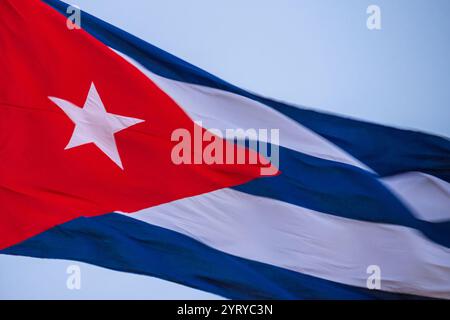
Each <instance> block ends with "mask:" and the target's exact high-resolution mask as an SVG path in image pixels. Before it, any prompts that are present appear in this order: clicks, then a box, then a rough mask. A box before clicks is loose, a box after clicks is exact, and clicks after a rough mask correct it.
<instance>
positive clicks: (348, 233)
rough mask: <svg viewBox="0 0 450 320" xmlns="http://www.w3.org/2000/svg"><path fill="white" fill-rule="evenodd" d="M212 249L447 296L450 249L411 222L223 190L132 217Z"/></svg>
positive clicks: (344, 279) (339, 278) (345, 279)
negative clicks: (366, 218) (379, 220)
mask: <svg viewBox="0 0 450 320" xmlns="http://www.w3.org/2000/svg"><path fill="white" fill-rule="evenodd" d="M129 216H130V217H133V218H136V219H139V220H141V221H144V222H147V223H150V224H153V225H157V226H160V227H163V228H167V229H170V230H173V231H177V232H180V233H182V234H185V235H187V236H189V237H192V238H194V239H196V240H198V241H201V242H202V243H204V244H207V245H209V246H211V247H213V248H215V249H218V250H221V251H223V252H226V253H229V254H233V255H236V256H239V257H243V258H247V259H251V260H255V261H260V262H264V263H268V264H272V265H275V266H279V267H282V268H286V269H290V270H294V271H297V272H301V273H304V274H308V275H312V276H316V277H320V278H323V279H328V280H332V281H335V282H340V283H345V284H349V285H354V286H359V287H365V286H366V281H367V277H368V275H367V274H366V270H367V267H368V266H369V265H378V266H379V267H380V268H381V289H382V290H385V291H391V292H400V293H407V294H416V295H422V296H431V297H438V298H450V250H449V249H448V248H444V247H442V246H440V245H438V244H435V243H433V242H431V241H429V240H427V239H425V238H424V237H422V236H421V234H420V233H419V232H418V231H416V230H414V229H410V228H406V227H403V226H396V225H387V224H376V223H370V222H363V221H357V220H352V219H347V218H342V217H336V216H332V215H328V214H324V213H320V212H315V211H312V210H308V209H305V208H301V207H297V206H295V205H291V204H289V203H285V202H281V201H277V200H272V199H268V198H262V197H257V196H253V195H249V194H246V193H242V192H239V191H235V190H232V189H222V190H218V191H215V192H211V193H207V194H203V195H199V196H196V197H191V198H186V199H182V200H178V201H174V202H171V203H167V204H164V205H160V206H157V207H152V208H149V209H145V210H142V211H139V212H137V213H134V214H131V215H129Z"/></svg>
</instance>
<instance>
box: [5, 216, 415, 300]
mask: <svg viewBox="0 0 450 320" xmlns="http://www.w3.org/2000/svg"><path fill="white" fill-rule="evenodd" d="M0 253H3V254H13V255H26V256H33V257H40V258H57V259H69V260H77V261H83V262H87V263H91V264H95V265H98V266H102V267H106V268H109V269H114V270H119V271H125V272H133V273H137V274H143V275H150V276H155V277H159V278H162V279H166V280H169V281H173V282H177V283H180V284H184V285H187V286H190V287H193V288H197V289H200V290H203V291H208V292H211V293H215V294H218V295H221V296H223V297H226V298H231V299H399V298H402V299H404V298H415V297H413V296H408V295H399V294H393V293H388V292H382V291H375V290H368V289H364V288H357V287H353V286H348V285H343V284H339V283H336V282H332V281H328V280H324V279H320V278H316V277H311V276H308V275H304V274H301V273H297V272H293V271H289V270H286V269H282V268H278V267H275V266H272V265H268V264H264V263H259V262H255V261H251V260H247V259H242V258H239V257H236V256H233V255H229V254H226V253H223V252H221V251H218V250H215V249H212V248H211V247H208V246H206V245H204V244H202V243H200V242H198V241H196V240H193V239H191V238H189V237H187V236H184V235H182V234H180V233H177V232H173V231H170V230H168V229H164V228H160V227H156V226H153V225H149V224H147V223H144V222H141V221H139V220H135V219H132V218H129V217H126V216H123V215H119V214H114V213H113V214H108V215H104V216H99V217H94V218H78V219H76V220H73V221H70V222H68V223H65V224H63V225H61V226H58V227H55V228H53V229H50V230H48V231H46V232H44V233H42V234H39V235H37V236H35V237H33V238H31V239H28V240H26V241H25V242H22V243H20V244H18V245H16V246H13V247H10V248H8V249H5V250H3V251H0Z"/></svg>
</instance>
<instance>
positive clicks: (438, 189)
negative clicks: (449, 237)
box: [381, 172, 450, 222]
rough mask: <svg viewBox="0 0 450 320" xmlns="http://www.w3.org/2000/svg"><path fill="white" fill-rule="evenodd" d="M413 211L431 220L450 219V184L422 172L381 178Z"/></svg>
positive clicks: (422, 218)
mask: <svg viewBox="0 0 450 320" xmlns="http://www.w3.org/2000/svg"><path fill="white" fill-rule="evenodd" d="M381 180H382V181H383V182H384V184H385V185H386V186H387V187H388V188H389V189H390V190H391V191H392V192H393V193H394V194H395V195H396V196H397V197H399V198H400V199H401V200H402V201H403V202H404V203H405V205H406V206H407V207H408V208H409V209H410V210H411V212H412V213H413V214H414V215H415V216H416V217H417V218H419V219H421V220H425V221H430V222H442V221H450V184H449V183H448V182H446V181H444V180H441V179H439V178H437V177H434V176H431V175H428V174H425V173H422V172H407V173H403V174H399V175H396V176H392V177H387V178H383V179H381Z"/></svg>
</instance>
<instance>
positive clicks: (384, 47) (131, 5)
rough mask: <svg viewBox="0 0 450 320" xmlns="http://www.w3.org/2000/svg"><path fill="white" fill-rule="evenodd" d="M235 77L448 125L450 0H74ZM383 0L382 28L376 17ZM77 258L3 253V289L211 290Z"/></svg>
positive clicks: (58, 293) (18, 293)
mask: <svg viewBox="0 0 450 320" xmlns="http://www.w3.org/2000/svg"><path fill="white" fill-rule="evenodd" d="M72 3H73V4H77V5H79V6H80V7H81V8H82V9H83V10H86V11H88V12H90V13H92V14H94V15H96V16H98V17H100V18H102V19H104V20H106V21H108V22H110V23H113V24H115V25H116V26H118V27H120V28H122V29H125V30H126V31H128V32H131V33H133V34H135V35H137V36H139V37H141V38H143V39H145V40H146V41H148V42H151V43H152V44H154V45H157V46H159V47H160V48H162V49H164V50H167V51H169V52H171V53H173V54H175V55H177V56H179V57H181V58H183V59H185V60H187V61H189V62H191V63H193V64H195V65H197V66H200V67H202V68H204V69H206V70H208V71H210V72H212V73H214V74H216V75H218V76H220V77H222V78H224V79H225V80H227V81H230V82H232V83H234V84H236V85H238V86H241V87H244V88H246V89H249V90H251V91H254V92H257V93H260V94H262V95H265V96H270V97H273V98H276V99H280V100H284V101H288V102H292V103H295V104H298V105H305V106H308V107H312V108H315V109H319V110H326V111H330V112H334V113H339V114H343V115H349V116H352V117H357V118H360V119H365V120H370V121H374V122H379V123H383V124H388V125H393V126H397V127H403V128H413V129H418V130H422V131H427V132H432V133H436V134H439V135H444V136H447V137H448V136H450V59H449V57H450V42H449V39H450V20H449V19H448V15H449V14H450V1H448V0H371V1H366V0H341V1H336V0H279V1H268V0H246V1H242V0H216V1H210V0H191V1H184V0H164V1H163V0H161V1H156V0H155V1H148V0H127V1H121V0H117V1H110V0H95V1H92V0H73V1H72ZM369 4H376V5H379V6H380V8H381V15H382V16H381V18H382V30H379V31H369V30H368V29H367V28H366V19H367V14H366V8H367V6H368V5H369ZM70 264H72V262H69V261H53V260H41V259H32V258H21V257H19V258H18V257H9V256H4V255H3V256H2V255H0V298H21V297H22V298H64V299H70V298H186V299H196V298H213V297H215V296H213V295H210V294H207V293H203V292H200V291H197V290H193V289H190V288H186V287H183V286H179V285H176V284H172V283H169V282H166V281H162V280H158V279H154V278H150V277H144V276H137V275H130V274H125V273H120V272H115V271H110V270H106V269H102V268H97V267H93V266H89V265H86V264H81V263H77V264H79V265H80V266H81V272H82V288H81V290H79V291H71V290H68V289H67V288H66V277H67V275H66V273H65V271H66V267H67V266H68V265H70Z"/></svg>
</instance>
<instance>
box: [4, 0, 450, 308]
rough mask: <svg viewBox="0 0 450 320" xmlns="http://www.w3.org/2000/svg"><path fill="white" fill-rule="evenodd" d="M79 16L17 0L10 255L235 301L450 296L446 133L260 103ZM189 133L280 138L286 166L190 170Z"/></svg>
mask: <svg viewBox="0 0 450 320" xmlns="http://www.w3.org/2000/svg"><path fill="white" fill-rule="evenodd" d="M67 7H68V5H67V4H65V3H64V2H61V1H57V0H44V1H39V0H20V1H15V0H0V25H1V28H0V66H1V67H0V70H1V75H0V159H1V161H0V234H1V236H0V249H1V251H0V253H3V254H11V255H24V256H32V257H40V258H52V259H71V260H78V261H83V262H87V263H91V264H94V265H98V266H102V267H106V268H110V269H114V270H120V271H125V272H132V273H138V274H144V275H150V276H155V277H159V278H162V279H166V280H169V281H173V282H177V283H181V284H184V285H187V286H190V287H194V288H198V289H200V290H204V291H208V292H212V293H216V294H218V295H221V296H224V297H227V298H235V299H378V298H380V299H399V298H405V299H408V298H418V297H431V298H445V299H448V298H450V249H449V248H450V141H449V140H448V139H447V138H445V137H438V136H433V135H429V134H425V133H421V132H415V131H408V130H401V129H396V128H390V127H386V126H382V125H377V124H372V123H367V122H363V121H357V120H353V119H348V118H344V117H340V116H336V115H331V114H327V113H321V112H317V111H314V110H310V109H306V108H303V107H298V106H292V105H288V104H286V103H282V102H279V101H275V100H272V99H269V98H266V97H262V96H259V95H257V94H254V93H251V92H248V91H246V90H244V89H241V88H238V87H236V86H233V85H232V84H229V83H227V82H225V81H223V80H221V79H219V78H217V77H215V76H213V75H211V74H209V73H207V72H205V71H203V70H201V69H199V68H197V67H195V66H193V65H191V64H189V63H187V62H185V61H182V60H180V59H178V58H176V57H174V56H172V55H170V54H168V53H166V52H164V51H162V50H160V49H158V48H156V47H154V46H152V45H151V44H148V43H146V42H144V41H142V40H140V39H138V38H136V37H134V36H132V35H130V34H128V33H126V32H124V31H122V30H120V29H118V28H116V27H114V26H112V25H110V24H108V23H106V22H104V21H102V20H100V19H97V18H95V17H93V16H91V15H89V14H87V13H84V12H83V13H82V16H81V21H82V24H81V27H82V28H81V29H73V30H72V29H69V28H67V25H66V22H67V18H66V12H67ZM179 128H182V129H184V130H186V131H187V132H189V133H190V134H192V135H195V134H196V132H200V134H205V133H207V132H210V131H212V130H213V129H218V130H223V131H225V130H227V129H238V128H242V129H244V130H245V129H250V128H279V130H280V136H279V141H276V143H274V142H273V141H268V142H270V143H271V147H272V148H273V147H275V145H276V147H278V148H279V163H277V165H276V166H275V165H274V163H272V164H267V163H266V162H265V161H258V162H256V163H253V164H244V165H242V164H233V163H231V164H229V163H211V164H207V163H196V164H192V165H178V164H174V163H173V161H171V157H170V155H171V152H172V151H173V144H174V143H173V141H171V135H172V133H173V132H174V130H176V129H179ZM254 138H255V139H260V140H261V139H262V138H261V137H254ZM216 139H217V140H216V141H218V142H219V144H221V145H222V146H230V145H231V147H232V148H233V149H234V150H236V151H238V150H241V151H243V152H244V153H245V155H246V156H247V157H251V156H252V155H257V154H256V151H255V150H254V149H253V148H251V147H250V146H247V145H241V144H237V143H235V141H229V140H228V141H227V140H226V139H225V138H223V139H222V138H221V137H217V136H216ZM266 142H267V141H266ZM196 154H198V153H196V151H195V150H193V151H192V156H193V157H194V158H195V156H196ZM274 167H275V172H274V174H272V175H268V176H264V175H261V169H264V168H266V169H268V168H272V169H273V168H274ZM373 266H376V267H377V268H379V271H380V286H381V287H380V288H375V289H373V288H370V286H368V282H369V281H370V276H371V271H370V270H371V267H373Z"/></svg>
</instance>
